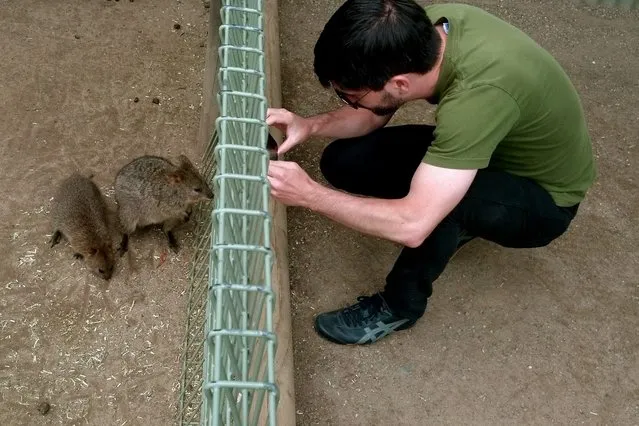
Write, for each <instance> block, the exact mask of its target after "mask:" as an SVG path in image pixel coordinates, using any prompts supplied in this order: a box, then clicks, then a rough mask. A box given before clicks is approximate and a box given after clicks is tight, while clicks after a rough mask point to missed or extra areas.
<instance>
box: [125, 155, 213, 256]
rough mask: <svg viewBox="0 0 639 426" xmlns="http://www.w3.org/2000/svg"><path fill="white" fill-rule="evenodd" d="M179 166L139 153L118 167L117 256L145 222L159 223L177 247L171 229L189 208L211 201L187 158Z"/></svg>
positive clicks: (203, 183) (181, 157)
mask: <svg viewBox="0 0 639 426" xmlns="http://www.w3.org/2000/svg"><path fill="white" fill-rule="evenodd" d="M178 159H179V165H174V164H173V163H171V162H170V161H169V160H167V159H165V158H162V157H156V156H150V155H146V156H142V157H139V158H136V159H135V160H133V161H131V162H130V163H128V164H127V165H125V166H124V167H122V168H121V169H120V171H119V172H118V174H117V176H116V178H115V198H116V200H117V203H118V218H119V221H120V226H121V231H122V233H123V238H122V242H121V243H120V248H119V251H120V255H122V254H124V252H125V251H126V250H127V244H128V237H129V234H131V233H133V232H134V231H135V230H136V229H138V228H142V227H145V226H148V225H154V224H162V225H163V226H162V229H163V231H164V233H165V234H166V236H167V239H168V241H169V246H170V247H171V249H173V251H175V252H177V251H178V249H179V246H178V243H177V240H176V239H175V236H174V235H173V232H172V230H173V229H174V228H175V227H177V226H179V225H180V224H182V223H184V222H186V221H188V220H189V217H190V214H191V209H192V207H193V205H194V204H196V203H198V202H200V201H206V200H211V199H212V198H213V192H212V191H211V189H210V188H209V186H208V185H207V184H206V182H205V181H204V179H203V178H202V176H201V175H200V173H199V172H198V171H197V169H196V168H195V166H193V164H192V163H191V161H189V159H188V158H187V157H186V156H184V155H180V156H179V157H178Z"/></svg>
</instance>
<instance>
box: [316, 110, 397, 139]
mask: <svg viewBox="0 0 639 426" xmlns="http://www.w3.org/2000/svg"><path fill="white" fill-rule="evenodd" d="M392 117H393V115H392V114H390V115H387V116H384V117H381V116H378V115H375V114H373V113H372V112H371V111H369V110H367V109H364V108H358V109H355V108H351V107H350V106H348V105H345V106H343V107H342V108H339V109H336V110H335V111H330V112H326V113H324V114H318V115H315V116H312V117H308V118H307V120H309V121H310V125H311V136H317V137H322V138H331V139H346V138H354V137H358V136H364V135H367V134H369V133H370V132H372V131H373V130H376V129H378V128H380V127H383V126H385V125H386V124H387V123H388V122H389V121H390V119H391V118H392Z"/></svg>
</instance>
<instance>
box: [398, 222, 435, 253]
mask: <svg viewBox="0 0 639 426" xmlns="http://www.w3.org/2000/svg"><path fill="white" fill-rule="evenodd" d="M430 233H431V229H430V228H426V227H425V226H423V224H413V225H410V226H408V227H407V230H406V233H405V235H404V238H402V241H401V244H402V245H404V246H406V247H410V248H417V247H419V246H421V245H422V244H424V241H426V238H428V236H429V235H430Z"/></svg>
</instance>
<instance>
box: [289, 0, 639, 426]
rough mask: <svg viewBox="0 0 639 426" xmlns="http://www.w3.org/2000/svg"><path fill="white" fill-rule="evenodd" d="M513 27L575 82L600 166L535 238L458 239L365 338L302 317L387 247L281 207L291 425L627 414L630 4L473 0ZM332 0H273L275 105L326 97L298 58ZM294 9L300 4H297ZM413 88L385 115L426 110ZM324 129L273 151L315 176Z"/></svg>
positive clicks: (334, 304)
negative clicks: (405, 310) (424, 299)
mask: <svg viewBox="0 0 639 426" xmlns="http://www.w3.org/2000/svg"><path fill="white" fill-rule="evenodd" d="M470 3H472V4H475V5H478V6H483V7H484V8H486V9H487V10H489V11H490V12H492V13H495V14H496V15H498V16H500V17H502V18H504V19H506V20H508V21H509V22H511V23H513V24H514V25H516V26H518V27H520V28H521V29H523V30H524V31H526V32H527V33H528V34H530V35H531V36H532V37H533V38H534V39H535V40H537V41H538V42H539V43H540V44H541V45H542V46H544V47H545V48H547V49H548V50H549V51H550V52H551V53H552V54H553V55H555V56H556V58H557V59H558V60H559V61H560V62H561V64H562V65H563V66H564V67H565V69H566V70H567V72H568V73H569V75H570V76H571V78H572V79H573V82H574V84H575V85H576V87H577V89H578V90H579V92H580V94H581V96H582V99H583V102H584V105H585V108H586V111H587V115H588V122H589V125H590V130H591V134H592V139H593V142H594V147H595V150H596V155H597V158H598V167H599V172H600V178H599V180H598V182H597V184H596V185H595V187H594V188H593V189H592V191H591V192H590V193H589V195H588V198H587V200H586V201H585V202H584V203H583V204H582V207H581V209H580V212H579V215H578V217H577V218H576V220H575V221H574V223H573V225H572V227H571V228H570V231H569V232H568V233H567V234H566V235H565V236H564V237H562V238H561V239H559V240H557V241H556V242H555V243H553V244H551V245H550V246H548V247H545V248H540V249H535V250H514V249H505V248H501V247H499V246H497V245H495V244H491V243H488V242H486V241H481V240H480V241H477V240H476V241H473V242H471V243H470V244H468V245H467V246H466V247H464V249H463V250H462V251H461V252H460V253H459V254H458V255H457V256H456V257H455V258H454V259H453V261H452V262H451V263H450V264H449V267H448V268H447V269H446V271H445V272H444V274H443V275H442V276H441V277H440V279H439V280H438V281H437V282H436V286H435V292H434V295H433V297H432V298H431V300H430V303H429V308H428V310H427V313H426V315H425V316H424V317H423V318H422V320H421V321H420V322H419V323H418V325H416V326H415V327H414V328H412V329H410V330H407V331H404V332H401V333H398V334H395V335H393V336H390V337H387V338H385V339H383V340H382V341H380V342H378V343H376V344H374V345H372V346H367V347H343V346H339V345H335V344H331V343H328V342H326V341H325V340H322V339H321V338H320V337H319V336H318V335H317V334H315V332H314V331H313V328H312V327H313V317H314V316H315V315H316V314H318V313H320V312H323V311H327V310H332V309H335V308H338V307H342V306H346V305H348V304H351V303H353V302H354V301H355V298H356V297H357V296H359V295H360V294H368V293H371V292H373V291H376V290H378V289H381V288H382V286H383V285H384V278H385V276H386V274H387V272H388V271H389V270H390V268H391V267H392V264H393V262H394V260H395V258H396V256H397V254H398V251H399V247H397V246H395V245H393V244H391V243H388V242H384V241H381V240H378V239H375V238H370V237H366V236H362V235H360V234H357V233H355V232H353V231H350V230H348V229H346V228H344V227H342V226H340V225H336V224H334V223H333V222H331V221H329V220H328V219H325V218H323V217H321V216H318V215H315V214H312V213H309V212H307V211H303V210H300V209H289V211H288V218H289V238H290V241H289V247H290V253H289V259H290V262H291V288H292V292H293V295H292V302H293V315H294V316H293V333H294V349H295V378H296V380H295V389H296V409H297V424H299V425H314V424H317V425H346V424H349V425H352V424H361V425H400V424H401V425H424V424H456V425H457V424H491V425H493V424H550V423H558V424H607V425H612V424H614V425H637V424H639V360H638V358H637V356H638V355H637V354H638V353H639V337H638V334H637V330H638V329H639V309H638V306H639V263H638V262H639V233H637V230H636V228H637V222H636V221H637V218H638V217H639V201H638V200H639V186H638V183H639V168H638V167H637V166H638V163H637V161H638V160H639V150H638V148H637V143H638V142H639V115H638V112H637V111H639V90H638V89H639V87H638V85H639V78H638V74H637V70H638V69H639V11H637V10H634V11H631V12H627V11H621V10H615V9H611V8H605V7H601V8H591V7H588V6H587V5H586V4H585V3H583V2H580V1H577V0H574V1H567V0H564V1H556V0H543V1H538V0H534V1H533V0H518V1H497V0H492V1H488V0H487V1H473V2H470ZM339 4H341V1H338V0H330V1H327V0H321V1H320V0H303V1H302V0H281V3H280V26H281V31H282V34H281V37H282V90H283V95H284V106H285V107H286V108H289V109H291V110H293V111H295V112H297V113H299V114H301V115H304V116H308V115H312V114H316V113H319V112H322V111H326V110H329V109H333V108H335V107H337V106H338V105H339V101H337V100H336V99H335V97H334V96H333V94H332V93H330V92H329V91H324V90H323V89H322V88H321V86H320V85H319V83H318V82H317V80H316V78H315V76H314V74H313V70H312V62H313V46H314V43H315V41H316V39H317V36H318V35H319V33H320V31H321V29H322V27H323V25H324V23H325V22H326V21H327V20H328V18H329V17H330V15H331V14H332V13H333V12H334V11H335V10H336V9H337V7H338V6H339ZM300 10H303V11H304V13H300V12H299V11H300ZM432 111H433V109H432V108H431V107H429V106H428V105H427V104H416V105H410V106H409V107H408V108H407V109H406V110H405V111H400V114H399V115H398V116H397V117H396V118H395V119H394V123H407V122H428V123H432V115H431V112H432ZM327 142H328V140H319V139H315V140H311V141H309V142H308V143H306V144H305V145H302V146H301V147H299V148H298V149H297V150H295V151H293V152H291V153H290V154H287V155H288V157H287V159H289V160H294V161H298V162H299V163H300V164H301V165H302V166H303V167H304V168H305V169H306V170H308V171H309V172H310V173H311V175H312V176H313V177H315V178H317V179H320V180H321V177H320V173H319V169H318V161H317V160H318V158H319V155H320V153H321V150H322V148H323V147H324V146H325V145H326V143H327Z"/></svg>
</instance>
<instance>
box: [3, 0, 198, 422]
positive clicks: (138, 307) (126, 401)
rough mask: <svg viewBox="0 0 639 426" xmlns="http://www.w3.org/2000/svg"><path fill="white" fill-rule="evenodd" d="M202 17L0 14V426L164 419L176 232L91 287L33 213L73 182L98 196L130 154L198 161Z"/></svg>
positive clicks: (182, 13) (181, 278) (175, 322)
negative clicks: (91, 184)
mask: <svg viewBox="0 0 639 426" xmlns="http://www.w3.org/2000/svg"><path fill="white" fill-rule="evenodd" d="M207 21H208V9H206V8H205V7H204V5H203V3H202V1H201V0H153V1H151V0H135V1H133V0H121V1H116V0H113V1H110V0H100V1H91V2H87V1H66V2H63V1H44V0H22V1H20V2H8V1H3V2H2V6H1V7H0V25H1V26H2V28H3V32H2V34H3V35H2V41H1V42H0V56H1V57H2V61H0V99H2V102H0V151H1V153H2V155H1V156H0V169H1V170H2V174H1V175H0V197H1V198H2V200H3V201H2V203H0V218H1V221H0V223H1V225H0V226H1V227H2V230H1V232H0V238H1V239H2V247H3V251H4V255H3V256H2V257H1V258H0V340H1V343H0V424H3V425H40V424H65V425H72V424H77V425H80V424H94V425H118V426H120V425H125V424H126V425H136V424H154V425H155V424H158V425H159V424H167V425H168V424H173V423H174V419H175V414H176V402H177V393H176V392H177V390H178V385H179V376H180V364H179V362H178V356H179V354H180V352H181V350H182V338H183V334H184V316H185V312H186V311H185V302H186V293H185V292H186V290H187V278H188V275H187V274H188V261H189V256H190V250H189V242H190V238H189V237H190V236H189V234H188V231H189V229H190V228H188V227H185V228H183V229H182V230H180V231H178V233H177V237H178V240H179V241H180V243H181V244H182V246H183V248H182V251H181V252H180V253H179V254H178V255H174V254H173V253H172V252H170V251H167V244H166V239H165V238H164V237H163V236H162V235H161V232H159V231H158V230H154V229H151V230H149V231H148V232H144V233H141V234H138V235H134V236H132V238H131V242H130V244H131V250H132V252H131V258H130V262H129V260H127V258H124V259H123V260H122V261H120V262H119V263H118V265H117V267H116V271H115V275H114V277H113V279H112V281H111V282H109V283H108V285H105V283H104V282H102V281H100V280H99V279H97V278H95V277H93V276H91V275H89V274H88V273H87V271H86V269H84V268H83V267H82V262H80V261H76V260H74V259H73V257H72V251H71V249H70V247H69V246H68V244H66V243H62V244H59V245H58V246H56V247H55V248H53V249H50V248H49V246H48V240H49V237H50V234H51V228H50V227H49V210H50V205H51V198H52V197H53V194H54V190H55V185H56V184H57V183H58V182H59V181H60V180H61V179H62V178H64V177H65V176H67V175H68V174H70V173H71V172H72V171H74V170H80V171H92V172H94V173H95V181H96V182H97V183H98V185H99V186H100V188H101V189H102V190H103V191H104V193H105V194H106V195H108V196H110V199H111V200H112V199H113V196H112V195H113V192H112V189H111V188H112V182H113V179H114V177H115V173H116V172H117V170H118V169H119V167H121V166H122V165H124V164H125V163H126V162H128V161H129V160H130V159H132V158H134V157H136V156H138V155H142V154H155V155H163V156H168V157H175V156H177V155H178V154H180V153H184V154H186V155H187V156H189V157H190V158H192V159H193V160H194V162H196V164H199V159H200V157H201V153H202V151H201V149H200V147H199V146H198V145H197V130H198V123H199V118H200V113H201V111H200V110H201V87H202V77H203V69H204V53H205V50H206V48H205V44H204V43H205V41H206V31H207V27H206V24H207ZM174 24H179V25H180V28H179V29H176V28H175V27H174ZM154 97H157V98H158V99H159V103H157V104H156V103H153V102H152V99H153V98H154ZM135 98H137V99H138V102H135V101H134V99H135ZM42 402H48V403H49V404H50V410H49V412H48V413H47V414H46V415H42V414H40V413H39V411H38V409H37V408H38V404H40V403H42Z"/></svg>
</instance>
